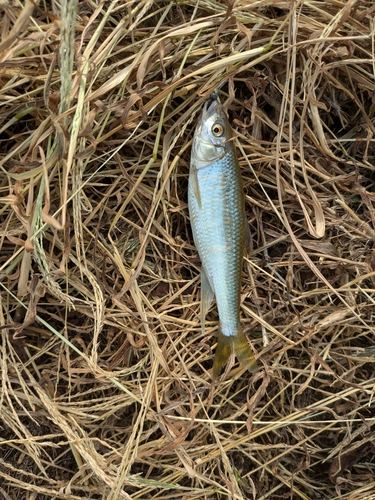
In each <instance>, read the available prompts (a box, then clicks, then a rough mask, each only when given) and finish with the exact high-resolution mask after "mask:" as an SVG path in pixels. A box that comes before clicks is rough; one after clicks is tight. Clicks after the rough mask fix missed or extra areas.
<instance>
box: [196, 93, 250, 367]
mask: <svg viewBox="0 0 375 500" xmlns="http://www.w3.org/2000/svg"><path fill="white" fill-rule="evenodd" d="M231 137H232V131H231V128H230V125H229V122H228V119H227V117H226V115H225V113H224V110H223V108H222V105H221V104H220V102H219V101H218V100H217V98H216V96H215V98H214V99H213V100H212V103H211V104H210V106H209V107H208V106H207V104H206V105H205V106H204V108H203V111H202V115H201V116H200V119H199V120H198V124H197V128H196V131H195V134H194V140H193V147H192V154H191V163H190V174H189V192H188V197H189V213H190V222H191V226H192V231H193V237H194V242H195V245H196V247H197V250H198V253H199V256H200V259H201V261H202V284H201V296H202V298H201V308H202V311H201V321H202V330H203V331H204V319H205V315H206V313H207V311H208V309H209V307H210V304H211V300H212V298H213V296H215V298H216V303H217V308H218V312H219V319H220V323H219V342H218V346H217V349H216V355H215V360H214V377H217V376H218V374H219V372H220V369H221V368H222V366H223V365H224V363H225V362H226V360H227V359H228V357H229V355H230V353H231V352H232V351H234V352H235V353H236V354H237V357H238V358H239V360H240V361H241V362H242V364H243V365H244V366H246V367H247V368H248V369H249V370H254V368H255V366H256V362H255V359H254V356H253V353H252V351H251V349H250V347H249V345H248V343H247V340H246V337H245V336H244V334H243V331H242V327H241V324H240V316H239V312H240V287H241V274H242V259H243V252H244V236H245V206H244V194H243V185H242V178H241V171H240V167H239V164H238V161H237V157H236V153H235V149H234V146H233V141H232V140H231Z"/></svg>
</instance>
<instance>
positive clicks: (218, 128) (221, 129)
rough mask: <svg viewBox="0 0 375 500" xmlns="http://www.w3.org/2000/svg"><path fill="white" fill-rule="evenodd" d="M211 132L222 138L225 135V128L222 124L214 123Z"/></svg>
mask: <svg viewBox="0 0 375 500" xmlns="http://www.w3.org/2000/svg"><path fill="white" fill-rule="evenodd" d="M211 132H212V133H213V134H214V136H215V137H221V136H222V135H223V133H224V127H223V126H222V125H221V124H220V123H214V124H213V125H212V128H211Z"/></svg>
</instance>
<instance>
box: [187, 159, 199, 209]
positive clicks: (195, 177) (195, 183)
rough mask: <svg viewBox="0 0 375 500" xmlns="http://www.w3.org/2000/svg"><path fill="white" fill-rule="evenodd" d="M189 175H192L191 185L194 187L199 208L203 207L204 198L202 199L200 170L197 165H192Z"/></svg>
mask: <svg viewBox="0 0 375 500" xmlns="http://www.w3.org/2000/svg"><path fill="white" fill-rule="evenodd" d="M189 175H190V182H191V186H192V188H193V193H194V197H195V199H196V200H197V203H198V207H199V209H201V208H202V199H201V192H200V189H199V183H198V170H197V169H196V167H194V166H191V169H190V174H189Z"/></svg>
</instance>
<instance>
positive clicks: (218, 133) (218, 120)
mask: <svg viewBox="0 0 375 500" xmlns="http://www.w3.org/2000/svg"><path fill="white" fill-rule="evenodd" d="M231 138H232V129H231V126H230V124H229V120H228V118H227V115H226V113H225V111H224V108H223V106H222V104H221V103H220V102H219V100H218V99H217V97H216V96H215V98H214V100H213V101H212V102H211V103H205V105H204V107H203V111H202V114H201V115H200V117H199V120H198V123H197V128H196V130H195V134H194V139H193V146H192V160H193V162H194V163H195V165H196V166H197V168H200V167H204V166H206V165H209V164H211V163H212V162H214V161H217V160H219V159H220V158H222V157H223V156H224V155H225V154H226V152H227V151H228V148H229V147H230V145H229V141H230V139H231Z"/></svg>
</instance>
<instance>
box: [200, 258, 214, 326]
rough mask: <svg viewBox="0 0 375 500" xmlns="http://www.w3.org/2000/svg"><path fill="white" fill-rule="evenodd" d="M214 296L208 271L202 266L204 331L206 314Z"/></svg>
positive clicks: (202, 319) (202, 321) (202, 318)
mask: <svg viewBox="0 0 375 500" xmlns="http://www.w3.org/2000/svg"><path fill="white" fill-rule="evenodd" d="M213 298H214V292H213V290H212V288H211V285H210V282H209V281H208V278H207V273H206V271H205V269H204V267H203V266H202V271H201V325H202V333H204V324H205V320H206V314H207V312H208V310H209V308H210V306H211V303H212V299H213Z"/></svg>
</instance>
